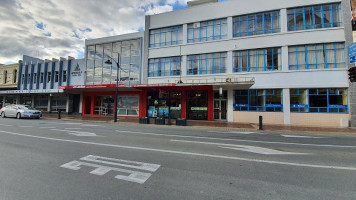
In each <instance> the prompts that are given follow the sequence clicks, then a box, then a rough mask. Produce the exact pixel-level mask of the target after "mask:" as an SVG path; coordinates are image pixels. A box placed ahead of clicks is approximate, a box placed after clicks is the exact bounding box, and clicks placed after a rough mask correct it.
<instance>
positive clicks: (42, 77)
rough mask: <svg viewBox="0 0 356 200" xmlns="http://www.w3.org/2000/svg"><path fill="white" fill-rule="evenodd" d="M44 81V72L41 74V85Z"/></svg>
mask: <svg viewBox="0 0 356 200" xmlns="http://www.w3.org/2000/svg"><path fill="white" fill-rule="evenodd" d="M43 79H44V73H43V72H41V80H40V81H41V83H43Z"/></svg>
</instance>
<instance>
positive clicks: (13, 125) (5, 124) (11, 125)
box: [0, 124, 14, 126]
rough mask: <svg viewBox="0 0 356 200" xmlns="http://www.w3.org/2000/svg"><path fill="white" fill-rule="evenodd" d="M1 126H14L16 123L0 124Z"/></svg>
mask: <svg viewBox="0 0 356 200" xmlns="http://www.w3.org/2000/svg"><path fill="white" fill-rule="evenodd" d="M0 126H14V125H8V124H0Z"/></svg>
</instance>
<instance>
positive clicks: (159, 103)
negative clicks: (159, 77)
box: [147, 90, 182, 119]
mask: <svg viewBox="0 0 356 200" xmlns="http://www.w3.org/2000/svg"><path fill="white" fill-rule="evenodd" d="M147 95H148V96H147V99H148V102H147V106H148V108H147V116H148V117H166V118H168V117H169V115H170V117H171V118H172V119H177V118H180V117H181V110H182V93H181V92H174V91H173V92H168V91H164V90H160V91H159V92H149V93H148V94H147Z"/></svg>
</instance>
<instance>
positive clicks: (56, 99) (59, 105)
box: [51, 96, 67, 111]
mask: <svg viewBox="0 0 356 200" xmlns="http://www.w3.org/2000/svg"><path fill="white" fill-rule="evenodd" d="M51 107H52V111H58V110H61V111H65V110H66V107H67V97H65V96H53V97H52V100H51Z"/></svg>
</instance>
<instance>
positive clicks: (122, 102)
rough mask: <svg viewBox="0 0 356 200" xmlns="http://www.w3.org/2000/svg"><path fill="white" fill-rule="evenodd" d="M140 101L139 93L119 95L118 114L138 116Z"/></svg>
mask: <svg viewBox="0 0 356 200" xmlns="http://www.w3.org/2000/svg"><path fill="white" fill-rule="evenodd" d="M139 101H140V100H139V96H138V95H127V96H124V95H119V97H118V102H117V115H119V116H138V115H139Z"/></svg>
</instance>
